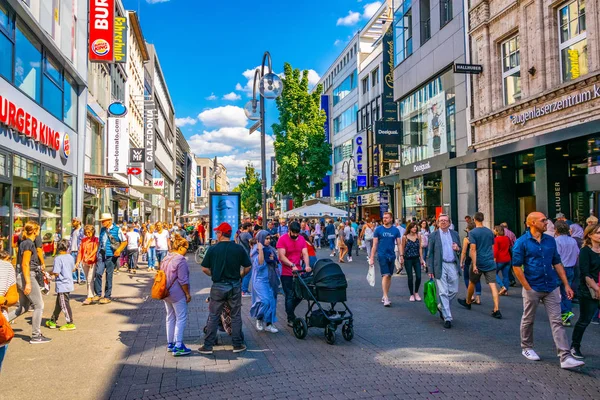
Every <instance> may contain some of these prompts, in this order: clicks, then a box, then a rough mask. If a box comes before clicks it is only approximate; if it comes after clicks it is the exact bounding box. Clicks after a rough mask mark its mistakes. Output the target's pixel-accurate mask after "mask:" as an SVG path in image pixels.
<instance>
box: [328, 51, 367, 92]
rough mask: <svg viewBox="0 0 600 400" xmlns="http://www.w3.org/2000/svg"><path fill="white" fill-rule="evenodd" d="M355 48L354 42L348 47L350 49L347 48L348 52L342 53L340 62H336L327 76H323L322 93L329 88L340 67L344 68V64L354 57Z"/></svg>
mask: <svg viewBox="0 0 600 400" xmlns="http://www.w3.org/2000/svg"><path fill="white" fill-rule="evenodd" d="M357 50H358V46H357V45H356V43H355V44H354V46H352V47H350V50H348V52H347V53H346V54H345V55H344V57H343V58H342V59H341V60H340V62H338V63H337V64H336V66H335V67H334V68H333V70H332V71H331V72H330V73H329V75H328V76H327V78H325V81H324V84H323V93H325V92H326V91H327V90H329V88H330V87H331V86H332V85H333V79H334V78H335V77H336V76H337V74H339V73H340V71H341V70H342V68H344V67H345V66H346V64H347V63H349V62H350V60H352V58H353V57H356V54H357Z"/></svg>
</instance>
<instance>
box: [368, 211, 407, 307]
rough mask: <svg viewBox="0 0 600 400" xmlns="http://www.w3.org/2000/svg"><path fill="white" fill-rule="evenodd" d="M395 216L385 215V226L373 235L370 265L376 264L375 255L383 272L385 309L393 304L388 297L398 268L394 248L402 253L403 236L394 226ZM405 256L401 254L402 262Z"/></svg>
mask: <svg viewBox="0 0 600 400" xmlns="http://www.w3.org/2000/svg"><path fill="white" fill-rule="evenodd" d="M393 223H394V216H393V215H392V213H390V212H385V213H383V225H380V226H378V227H377V228H375V232H374V233H373V248H372V250H371V258H370V259H369V265H374V264H375V254H377V259H378V260H379V269H380V271H381V289H382V290H383V297H382V299H381V302H382V303H383V306H384V307H390V306H391V305H392V302H391V301H390V299H389V297H388V295H389V291H390V287H391V286H392V274H393V273H394V268H395V267H396V252H395V251H394V246H395V245H398V251H399V252H401V251H402V250H401V249H402V246H401V244H400V243H401V242H400V239H401V237H402V235H401V234H400V231H399V230H398V228H396V227H395V226H394V225H393ZM403 258H404V254H402V253H400V261H403Z"/></svg>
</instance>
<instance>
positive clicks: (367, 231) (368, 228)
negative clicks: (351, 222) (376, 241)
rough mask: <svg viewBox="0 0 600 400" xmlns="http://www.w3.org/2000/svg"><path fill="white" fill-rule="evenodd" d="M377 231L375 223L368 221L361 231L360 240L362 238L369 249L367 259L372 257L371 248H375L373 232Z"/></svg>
mask: <svg viewBox="0 0 600 400" xmlns="http://www.w3.org/2000/svg"><path fill="white" fill-rule="evenodd" d="M374 233H375V225H374V224H373V222H369V221H367V222H366V223H365V224H364V225H363V227H362V229H361V231H360V240H362V241H363V242H364V244H365V249H366V250H367V260H370V259H371V249H372V248H373V234H374Z"/></svg>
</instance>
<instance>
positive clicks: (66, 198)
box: [61, 175, 75, 238]
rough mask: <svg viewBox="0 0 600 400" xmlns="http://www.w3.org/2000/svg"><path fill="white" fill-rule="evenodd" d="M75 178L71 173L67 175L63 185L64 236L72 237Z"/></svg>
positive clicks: (62, 225) (62, 215)
mask: <svg viewBox="0 0 600 400" xmlns="http://www.w3.org/2000/svg"><path fill="white" fill-rule="evenodd" d="M73 182H74V178H73V177H72V176H69V175H65V176H64V177H63V185H62V214H61V217H62V224H61V227H62V237H63V238H70V237H71V230H72V229H73V226H72V224H71V222H72V221H73V205H74V202H75V196H74V194H73V186H74V184H73Z"/></svg>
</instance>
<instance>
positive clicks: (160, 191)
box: [131, 185, 163, 194]
mask: <svg viewBox="0 0 600 400" xmlns="http://www.w3.org/2000/svg"><path fill="white" fill-rule="evenodd" d="M131 188H132V189H135V190H137V191H138V192H140V193H143V194H163V189H157V188H153V187H152V186H138V185H131Z"/></svg>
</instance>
